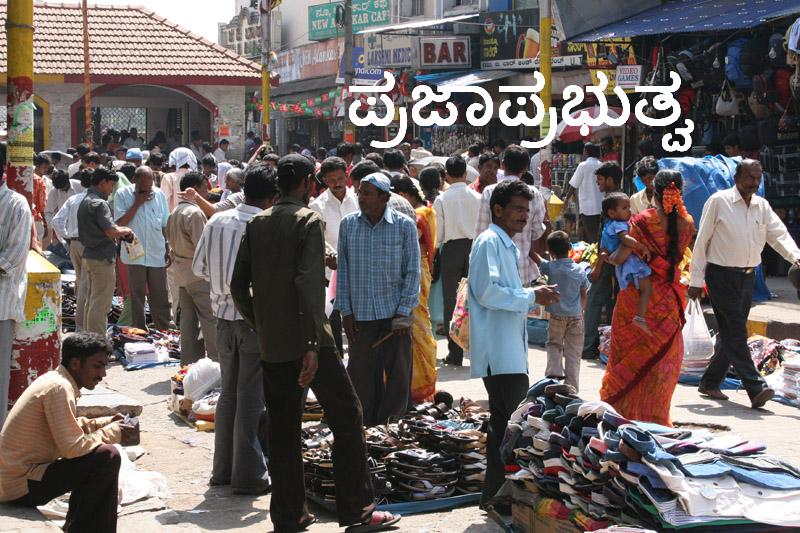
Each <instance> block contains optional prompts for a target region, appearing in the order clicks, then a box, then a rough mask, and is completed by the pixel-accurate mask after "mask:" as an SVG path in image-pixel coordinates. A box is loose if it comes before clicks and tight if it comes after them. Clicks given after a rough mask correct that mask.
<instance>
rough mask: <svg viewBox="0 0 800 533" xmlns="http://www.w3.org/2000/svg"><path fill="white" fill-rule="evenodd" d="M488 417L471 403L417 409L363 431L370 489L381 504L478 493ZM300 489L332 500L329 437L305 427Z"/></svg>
mask: <svg viewBox="0 0 800 533" xmlns="http://www.w3.org/2000/svg"><path fill="white" fill-rule="evenodd" d="M487 421H488V413H487V412H486V411H485V410H484V409H483V408H481V406H480V405H479V404H477V403H476V402H472V401H469V400H463V399H462V400H461V401H460V402H459V404H458V406H455V407H453V406H452V404H448V403H444V402H440V403H439V404H433V403H427V404H422V405H419V406H417V407H416V408H415V409H413V410H411V411H409V412H408V413H407V414H406V416H404V417H403V418H402V419H400V420H398V421H397V422H394V423H390V424H387V425H383V426H375V427H370V428H366V429H365V430H364V433H365V438H366V442H367V452H368V455H369V460H370V470H371V472H372V481H373V486H374V487H375V490H376V493H377V494H378V495H379V500H380V501H381V502H385V503H393V502H401V501H424V500H433V499H439V498H447V497H449V496H453V495H458V494H474V493H479V492H480V490H481V485H482V483H483V480H484V477H485V471H486V424H487ZM303 431H304V439H303V448H304V449H305V450H306V452H305V453H304V462H305V467H306V468H305V472H306V479H305V482H306V490H307V491H308V492H309V494H311V495H313V496H316V497H318V498H321V499H328V500H332V499H334V498H333V496H334V495H335V491H334V488H335V487H334V479H333V477H332V475H331V473H330V468H329V467H328V462H329V460H330V452H329V450H330V447H331V444H332V441H333V435H332V434H331V432H330V429H328V428H327V427H324V426H322V425H320V426H317V427H316V428H305V429H304V430H303Z"/></svg>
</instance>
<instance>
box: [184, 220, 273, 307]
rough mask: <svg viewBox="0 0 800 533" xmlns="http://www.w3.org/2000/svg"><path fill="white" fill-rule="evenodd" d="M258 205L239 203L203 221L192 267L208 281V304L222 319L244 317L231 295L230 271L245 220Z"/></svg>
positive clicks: (246, 221)
mask: <svg viewBox="0 0 800 533" xmlns="http://www.w3.org/2000/svg"><path fill="white" fill-rule="evenodd" d="M260 212H261V209H260V208H258V207H254V206H252V205H247V204H239V205H238V206H237V207H236V208H235V209H229V210H227V211H222V212H220V213H217V214H216V215H214V216H213V217H211V219H210V220H209V221H208V223H207V224H206V227H205V228H204V229H203V235H202V236H201V237H200V241H199V242H198V243H197V250H196V251H195V253H194V260H193V261H192V270H193V271H194V274H195V275H196V276H197V277H200V278H203V279H205V280H207V281H208V282H209V284H210V285H211V308H212V309H213V311H214V316H216V317H217V318H221V319H223V320H243V318H242V315H240V314H239V311H237V310H236V306H235V305H234V303H233V298H232V297H231V288H230V282H231V275H232V274H233V267H234V265H235V264H236V254H237V253H238V251H239V244H240V243H241V242H242V235H244V230H245V228H246V227H247V223H248V222H249V221H250V219H251V218H253V217H254V216H255V215H257V214H259V213H260Z"/></svg>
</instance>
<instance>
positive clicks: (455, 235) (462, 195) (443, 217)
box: [433, 156, 481, 366]
mask: <svg viewBox="0 0 800 533" xmlns="http://www.w3.org/2000/svg"><path fill="white" fill-rule="evenodd" d="M445 170H446V172H447V174H446V179H447V183H449V184H450V187H449V188H448V189H447V190H446V191H444V192H443V193H442V194H440V195H439V196H437V197H436V200H435V201H434V202H433V210H434V211H435V212H436V242H439V243H442V248H441V249H440V250H439V254H441V257H440V265H441V266H440V268H441V279H442V293H443V299H444V316H443V319H444V324H445V330H447V329H448V327H449V324H450V319H451V318H452V316H453V309H454V308H455V306H456V291H458V284H459V282H460V281H461V278H465V277H467V274H468V273H469V252H470V250H471V249H472V240H473V239H474V238H475V227H476V226H477V224H478V211H479V210H480V207H481V195H480V194H479V193H478V192H477V191H474V190H472V189H469V188H468V187H467V163H466V162H465V161H464V158H462V157H460V156H455V157H451V158H450V159H448V160H447V163H446V165H445ZM447 352H448V353H447V357H446V358H445V360H444V362H445V363H446V364H449V365H454V366H461V364H462V362H463V360H464V350H463V349H462V348H461V346H459V345H458V344H456V343H455V342H454V341H453V340H452V339H451V338H450V337H449V335H448V338H447Z"/></svg>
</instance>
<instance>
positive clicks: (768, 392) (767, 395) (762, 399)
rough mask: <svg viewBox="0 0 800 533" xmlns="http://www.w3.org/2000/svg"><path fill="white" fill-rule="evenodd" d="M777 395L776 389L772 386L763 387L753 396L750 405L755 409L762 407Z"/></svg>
mask: <svg viewBox="0 0 800 533" xmlns="http://www.w3.org/2000/svg"><path fill="white" fill-rule="evenodd" d="M773 396H775V391H774V390H772V389H770V388H764V389H761V392H759V393H758V394H756V395H755V396H753V399H752V400H750V405H751V406H752V407H753V409H760V408H761V407H764V405H765V404H766V403H767V402H768V401H770V400H771V399H772V397H773Z"/></svg>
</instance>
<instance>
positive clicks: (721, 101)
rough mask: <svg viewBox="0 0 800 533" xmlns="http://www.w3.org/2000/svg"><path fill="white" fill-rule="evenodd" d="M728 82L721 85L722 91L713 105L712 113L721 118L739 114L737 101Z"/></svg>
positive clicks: (735, 94)
mask: <svg viewBox="0 0 800 533" xmlns="http://www.w3.org/2000/svg"><path fill="white" fill-rule="evenodd" d="M737 96H738V95H737V93H736V92H735V91H734V90H733V89H732V88H731V85H730V83H729V82H728V80H725V81H724V82H723V83H722V89H721V90H720V93H719V96H718V97H717V103H716V104H715V105H714V112H715V113H716V114H717V115H719V116H721V117H734V116H736V115H738V114H739V99H738V98H737Z"/></svg>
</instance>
